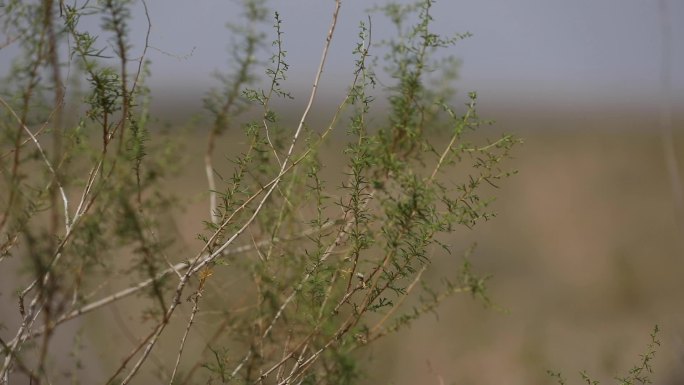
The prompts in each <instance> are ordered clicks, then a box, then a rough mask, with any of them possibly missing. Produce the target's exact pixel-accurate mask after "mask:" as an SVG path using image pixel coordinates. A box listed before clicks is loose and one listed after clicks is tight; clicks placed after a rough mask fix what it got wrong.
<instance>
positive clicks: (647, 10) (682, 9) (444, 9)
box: [149, 0, 684, 103]
mask: <svg viewBox="0 0 684 385" xmlns="http://www.w3.org/2000/svg"><path fill="white" fill-rule="evenodd" d="M377 3H382V2H381V1H361V0H346V1H343V2H342V10H341V14H340V19H339V29H338V30H337V34H336V36H335V39H334V41H333V47H332V48H333V54H332V55H331V60H330V66H329V67H328V70H327V72H326V73H325V75H326V76H327V78H328V79H340V80H344V79H349V77H350V73H351V68H352V62H351V60H352V58H351V55H350V52H351V49H352V47H353V44H354V42H355V41H356V36H357V26H358V23H359V21H360V20H364V19H365V14H366V12H365V11H366V9H368V8H369V7H370V6H371V5H373V4H377ZM149 4H150V8H151V14H152V18H153V34H152V45H154V46H155V47H158V48H160V49H162V50H165V51H169V52H173V53H174V54H176V55H187V54H190V53H192V54H191V55H190V56H189V57H187V58H186V59H175V58H171V57H168V56H165V55H163V54H161V53H159V52H154V51H153V52H151V53H150V57H151V58H152V60H153V61H154V65H155V67H154V68H155V69H156V70H157V72H156V74H155V77H156V79H155V81H157V82H160V83H165V84H173V83H176V82H177V83H179V84H183V85H186V86H188V85H196V84H202V85H204V84H208V83H210V82H211V80H210V79H211V78H210V77H208V76H207V74H208V73H210V72H211V71H212V70H214V69H217V68H220V67H221V66H222V64H223V62H224V61H225V59H226V57H227V54H226V49H225V46H226V45H227V42H228V37H229V34H228V32H227V30H226V29H225V28H224V24H225V21H226V20H235V18H236V17H237V16H238V15H237V14H236V12H237V10H238V8H237V7H236V6H235V2H233V1H227V0H198V1H187V0H164V1H161V0H150V1H149ZM270 4H271V6H272V7H273V8H274V9H277V10H279V12H280V13H281V15H282V19H283V20H284V22H283V30H284V31H285V47H286V49H287V51H288V61H289V62H290V65H291V67H292V73H291V75H292V80H293V81H306V82H307V83H308V82H310V80H309V79H311V77H312V76H313V73H314V71H315V68H316V65H317V63H318V58H319V56H320V50H321V47H322V44H323V37H324V36H325V33H326V31H327V28H328V24H329V22H330V16H329V15H330V13H331V11H332V9H333V1H330V0H287V1H286V0H279V1H276V0H273V1H271V2H270ZM668 5H669V8H670V9H669V14H668V18H669V20H670V22H671V25H672V36H673V43H672V47H671V48H672V58H673V60H672V72H673V81H672V85H673V92H674V93H675V94H676V95H677V97H678V98H680V99H684V98H683V97H684V43H683V42H682V40H681V38H680V37H684V1H681V0H669V1H668ZM435 19H436V20H435V29H436V30H437V31H438V32H440V33H452V32H465V31H468V32H471V33H473V35H474V36H473V37H472V38H469V39H467V40H465V41H463V42H461V43H459V44H458V45H457V46H455V47H454V48H453V54H455V55H456V56H458V57H459V58H461V59H462V62H463V66H462V70H461V82H460V87H461V88H463V89H464V90H470V89H477V90H478V91H479V92H480V93H481V94H483V95H484V96H485V97H487V95H488V94H489V97H496V98H499V97H506V98H507V97H508V96H511V95H517V96H518V97H519V98H523V99H527V100H530V101H534V100H535V99H538V98H539V99H548V98H551V99H553V100H554V101H557V102H560V103H563V102H565V101H573V102H576V103H582V102H586V103H593V102H596V101H601V100H604V98H606V97H611V98H616V99H618V100H620V101H626V102H636V103H641V102H644V103H648V102H650V101H652V99H653V98H655V97H656V96H657V95H658V90H659V84H660V83H659V76H660V65H661V59H660V58H661V52H662V51H661V23H660V14H659V7H658V1H657V0H572V1H569V0H566V1H560V0H477V1H458V0H441V1H437V3H436V5H435ZM373 23H374V28H375V29H376V31H377V33H376V34H377V35H383V34H385V35H386V34H387V32H388V31H387V30H386V29H387V24H386V23H382V21H381V18H380V15H375V16H374V19H373ZM382 29H385V30H382ZM580 99H581V100H580Z"/></svg>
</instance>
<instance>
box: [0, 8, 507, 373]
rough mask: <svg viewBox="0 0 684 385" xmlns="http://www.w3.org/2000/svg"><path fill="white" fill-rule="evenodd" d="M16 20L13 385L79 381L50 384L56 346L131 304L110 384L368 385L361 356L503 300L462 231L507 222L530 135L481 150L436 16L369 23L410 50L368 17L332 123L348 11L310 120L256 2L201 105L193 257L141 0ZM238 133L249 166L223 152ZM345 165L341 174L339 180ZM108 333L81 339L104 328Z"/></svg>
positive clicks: (11, 106) (406, 14)
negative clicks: (184, 234)
mask: <svg viewBox="0 0 684 385" xmlns="http://www.w3.org/2000/svg"><path fill="white" fill-rule="evenodd" d="M0 5H1V6H2V9H3V16H2V22H3V28H4V31H5V34H6V36H8V40H7V45H8V46H14V47H16V48H17V49H16V52H18V53H17V55H16V57H15V58H14V64H13V67H12V69H11V71H10V72H9V73H8V74H6V76H5V82H3V89H2V98H1V99H0V103H1V104H2V109H1V111H2V116H1V119H2V120H1V121H0V124H2V137H1V138H0V151H1V153H0V157H1V158H0V167H2V173H3V179H2V183H3V187H2V196H1V201H0V205H1V206H0V210H1V212H0V237H1V238H0V252H1V256H0V264H5V266H16V265H20V271H21V274H20V275H18V276H17V277H15V279H16V282H17V284H18V285H19V286H18V287H16V289H15V292H14V294H15V299H16V303H17V306H16V308H13V309H10V308H7V309H3V313H7V314H9V313H13V314H15V316H16V317H18V318H17V322H16V323H15V324H8V325H4V326H5V330H3V333H2V335H3V338H2V339H0V343H1V344H2V350H1V351H0V357H1V358H2V361H1V365H0V370H1V371H0V383H8V382H10V380H11V379H12V378H30V380H31V381H32V383H54V381H55V378H57V377H58V376H67V377H71V378H72V379H73V380H77V379H78V372H77V370H75V369H74V370H73V371H69V370H65V369H64V368H61V369H60V374H58V373H56V370H55V368H53V367H51V364H50V362H51V359H50V352H51V351H52V350H50V346H51V344H53V343H54V342H53V341H54V337H55V336H56V335H57V334H58V333H59V332H60V330H62V326H63V325H65V324H67V323H68V322H70V321H72V320H74V319H83V318H84V317H88V315H89V314H90V313H96V312H101V311H103V309H106V308H108V307H112V306H114V305H115V304H119V303H126V302H127V301H129V302H131V303H134V304H135V306H132V305H129V306H127V307H122V308H121V309H123V310H120V311H123V312H131V313H130V314H127V317H128V318H126V319H129V320H132V319H135V320H136V321H134V323H136V324H137V323H140V325H129V326H130V327H131V328H132V329H131V330H133V331H134V332H135V333H136V334H137V335H136V336H135V341H136V343H135V344H131V350H130V353H128V354H126V355H124V356H122V357H112V358H111V359H112V362H111V363H110V365H109V367H111V372H108V373H104V374H103V375H104V376H105V378H103V379H102V380H103V381H104V382H106V383H122V384H126V383H131V381H135V380H134V379H136V376H141V377H142V376H145V378H148V379H149V378H152V379H154V381H156V382H164V383H170V384H171V383H174V384H181V383H198V382H210V383H273V384H275V383H277V384H289V383H297V384H313V383H330V384H346V383H352V382H354V380H355V379H357V378H358V375H359V366H358V363H357V361H356V356H355V353H356V352H357V351H358V350H359V349H362V348H363V347H364V346H365V345H367V344H370V343H373V342H374V341H376V340H377V339H379V338H381V337H383V336H385V335H387V334H389V333H394V332H399V331H400V330H401V329H402V328H403V327H404V326H406V325H408V324H410V323H411V322H412V321H413V320H415V319H416V318H418V317H420V316H421V315H423V314H425V313H427V312H432V311H434V310H435V309H436V308H437V306H438V305H439V304H440V302H442V301H443V300H444V299H445V298H447V297H449V296H451V295H454V294H466V295H468V296H472V297H476V298H480V299H483V300H485V302H486V301H487V297H486V291H485V286H486V279H485V278H484V277H481V276H478V275H476V274H475V273H474V272H473V269H472V267H471V265H470V262H469V261H468V259H467V256H466V255H460V254H461V251H462V250H463V249H467V248H468V247H463V246H461V245H457V246H456V247H454V246H453V245H450V244H449V243H448V242H447V239H448V238H446V237H445V235H448V234H451V233H453V232H457V231H461V230H464V229H470V228H473V227H474V226H476V225H477V224H478V223H480V222H481V221H484V220H487V219H489V218H491V217H492V215H493V212H492V211H491V208H490V203H491V201H492V197H493V196H492V193H493V191H494V190H493V187H496V186H497V184H498V182H499V180H500V179H502V178H505V177H507V176H509V175H510V174H511V171H510V170H507V169H505V168H502V166H501V163H502V161H504V160H505V159H506V158H507V157H508V156H509V152H510V150H511V148H512V147H513V146H514V145H515V144H516V143H518V140H517V139H515V138H514V137H512V136H510V135H503V136H500V137H498V138H495V139H491V140H489V139H486V135H485V136H482V135H478V136H474V135H473V132H475V130H479V129H481V128H483V126H486V125H487V124H488V122H485V121H483V120H481V119H480V117H479V116H478V115H477V112H476V101H477V96H476V94H475V93H474V92H471V93H469V94H468V102H467V103H466V104H465V105H462V106H461V105H459V104H458V103H456V105H454V100H455V99H454V93H453V88H452V86H451V84H452V82H453V80H454V78H455V76H454V74H455V66H456V64H457V63H456V61H455V60H453V59H452V58H450V57H448V56H447V55H444V54H443V52H444V51H443V50H444V49H445V48H448V47H451V46H453V45H454V44H457V43H458V41H459V40H461V39H462V38H465V37H467V35H454V36H451V37H444V36H440V35H438V34H436V33H435V32H434V31H433V30H432V28H431V21H432V17H433V16H432V6H433V1H431V0H422V1H419V2H417V3H415V4H412V5H397V4H390V5H386V6H382V7H378V8H377V9H375V10H373V12H374V13H373V14H374V16H373V17H387V18H388V19H389V20H390V21H391V22H392V24H393V25H394V26H395V27H396V28H395V34H394V35H393V36H389V37H384V38H380V39H378V38H374V34H375V35H377V34H378V32H377V31H373V29H372V23H371V22H370V20H372V19H371V18H369V19H367V20H362V21H360V23H359V27H358V31H359V33H358V43H357V45H356V47H355V49H354V50H353V52H350V54H352V55H354V57H355V66H354V68H350V69H349V79H350V80H349V81H350V83H349V86H348V89H347V93H346V97H344V98H343V100H341V101H340V102H339V106H338V108H337V109H336V110H335V112H334V114H333V115H332V116H330V117H328V119H327V123H326V124H324V125H314V124H312V123H311V116H310V115H311V114H313V112H312V105H313V102H314V101H315V100H316V98H317V90H318V87H319V80H320V78H321V76H322V73H323V69H324V68H325V64H326V57H327V52H328V49H329V47H330V42H331V40H332V39H333V38H334V35H335V30H336V28H335V27H336V24H337V20H338V19H337V15H338V12H339V9H340V7H341V6H342V4H341V2H340V1H337V2H335V3H332V2H331V5H332V6H333V8H334V9H333V10H332V16H331V22H330V28H329V31H328V32H327V35H325V36H321V39H320V40H321V43H322V56H321V61H320V64H319V67H318V70H317V72H316V75H315V78H314V80H313V87H312V89H311V92H310V95H309V97H308V99H307V101H306V104H305V107H304V109H303V111H302V112H301V114H300V115H299V117H298V118H297V119H296V120H295V121H294V122H290V121H288V119H287V116H286V115H284V114H283V111H284V110H285V109H286V108H287V107H283V106H287V105H288V104H287V103H290V102H291V101H290V99H291V98H292V95H291V92H290V91H289V90H288V83H287V81H286V80H287V74H288V70H289V64H288V57H287V50H286V47H287V41H286V40H284V39H283V36H284V34H283V30H284V29H286V28H287V21H286V20H285V21H283V20H281V18H280V16H279V14H278V13H277V12H276V13H272V12H271V11H270V10H268V9H267V8H266V5H265V4H264V2H263V1H260V0H245V1H244V2H243V4H242V5H243V15H242V16H243V19H244V20H245V22H244V23H243V24H240V23H238V24H232V25H231V27H230V32H231V34H232V35H231V36H232V40H233V41H234V42H235V45H234V46H233V47H232V48H231V50H230V52H231V60H230V65H229V68H228V69H227V70H226V71H225V72H222V73H220V74H218V75H217V77H216V80H217V82H216V84H217V87H216V88H215V89H213V90H211V91H210V92H209V93H208V94H207V97H206V99H205V101H204V102H205V106H206V116H208V117H209V118H207V119H205V120H204V122H205V123H206V124H207V126H208V127H209V128H208V130H206V129H199V128H198V129H197V131H199V132H202V134H203V135H206V138H207V139H206V149H205V151H204V168H205V170H203V171H204V172H205V174H206V181H207V182H206V183H207V185H206V187H203V190H204V193H203V195H202V198H201V200H202V201H203V202H205V203H204V204H205V207H206V209H205V211H203V214H202V215H201V216H202V217H203V218H204V221H203V229H202V231H200V232H199V233H198V234H197V236H196V238H197V240H198V243H195V244H199V245H200V246H199V247H197V248H196V249H194V250H191V248H192V247H194V245H195V244H191V243H187V244H186V243H183V242H182V241H180V240H179V239H178V237H177V236H176V235H175V234H174V232H173V231H170V230H169V229H170V226H171V225H170V223H169V222H170V221H171V220H172V219H173V218H174V217H173V214H174V213H180V212H181V211H182V210H183V208H184V206H185V203H187V202H188V201H189V200H188V198H187V197H183V196H179V195H181V192H177V191H172V190H171V189H169V188H168V186H169V185H168V183H167V182H168V180H170V179H172V178H173V177H174V173H177V172H181V171H179V169H181V168H182V162H179V161H178V159H179V156H180V155H179V154H180V153H182V150H181V148H182V147H181V146H182V142H183V139H182V134H180V133H178V132H176V131H169V130H163V129H161V128H159V127H153V124H152V122H154V121H155V119H156V117H154V116H151V114H150V109H149V106H150V97H151V91H150V90H149V89H148V87H147V78H148V75H149V68H150V65H149V63H148V62H147V60H146V56H145V55H146V52H147V49H148V44H147V42H146V40H145V37H139V36H134V35H132V33H131V30H130V28H129V24H128V23H129V21H130V18H131V13H132V11H131V9H132V7H135V6H138V7H140V6H142V8H141V9H144V10H145V15H146V16H147V17H148V18H151V19H154V15H150V14H148V12H147V6H146V5H145V3H144V2H142V3H140V4H138V3H137V2H134V1H132V0H100V1H97V2H87V1H86V2H78V1H76V2H73V3H67V2H63V1H60V2H55V1H52V0H43V1H16V0H5V1H2V2H0ZM86 19H88V20H93V19H99V20H100V30H98V32H97V33H95V32H93V31H92V30H91V31H89V30H88V29H87V28H86V27H84V20H86ZM376 40H377V42H376ZM271 43H272V44H271ZM134 45H137V46H138V47H140V46H142V47H143V49H142V51H141V50H138V51H134V49H133V47H134ZM3 49H4V48H3ZM437 85H438V86H437ZM377 99H383V100H384V101H385V102H382V103H384V104H382V103H380V104H382V105H383V107H382V108H380V109H374V106H375V105H376V100H377ZM276 101H277V103H276ZM228 132H229V133H230V135H233V136H234V137H235V138H236V139H235V141H236V142H239V143H243V144H244V146H243V147H242V148H241V149H240V150H239V151H236V152H233V151H230V152H228V151H225V150H224V149H223V148H222V147H221V145H220V143H222V142H221V141H220V138H221V137H222V136H224V135H226V133H228ZM336 132H337V133H336ZM334 133H335V134H334ZM193 135H196V132H194V133H193ZM330 152H335V153H336V154H337V155H336V156H340V157H343V158H344V161H345V163H344V164H345V165H344V167H343V169H342V170H331V169H330V168H329V167H328V166H326V163H325V159H326V154H328V153H330ZM196 171H197V170H195V172H196ZM452 248H453V249H454V251H453V252H454V254H456V255H455V256H451V255H452ZM450 256H451V257H450ZM447 257H448V258H460V259H462V264H461V265H462V266H461V268H460V269H459V270H458V271H457V272H454V273H453V274H452V275H450V276H449V275H447V276H445V277H444V278H443V280H442V281H441V286H429V285H428V284H427V283H426V282H424V280H423V279H422V277H423V273H424V272H425V271H426V269H429V268H430V265H431V262H432V261H433V260H435V259H437V258H447ZM6 269H7V267H3V275H7V274H9V273H8V272H7V270H6ZM3 294H4V295H12V293H8V292H6V293H3ZM409 297H413V298H416V299H417V301H413V302H411V301H406V299H407V298H409ZM141 303H142V304H143V305H142V306H141V305H140V304H141ZM409 303H413V304H411V305H407V304H409ZM198 317H202V322H201V323H199V322H197V320H198ZM7 318H8V319H9V318H10V317H7ZM112 318H114V317H111V318H110V317H104V318H101V319H100V324H99V325H96V324H95V323H94V322H92V321H84V322H83V324H82V327H83V328H84V329H91V330H94V331H95V333H108V330H109V329H111V328H114V326H113V324H114V323H115V322H116V320H115V319H112ZM103 322H104V324H102V323H103ZM133 326H136V328H135V329H133ZM197 329H200V330H201V333H202V335H203V336H204V338H198V337H197V335H198V333H200V331H197ZM202 341H206V342H202ZM161 344H164V345H165V346H173V347H174V348H173V349H172V351H171V352H169V351H168V350H166V351H165V352H159V347H158V346H159V345H161ZM151 357H154V359H153V360H152V359H151ZM150 361H153V362H150ZM73 362H74V366H76V365H77V360H76V359H75V358H74V361H73ZM62 372H65V373H66V374H64V373H62Z"/></svg>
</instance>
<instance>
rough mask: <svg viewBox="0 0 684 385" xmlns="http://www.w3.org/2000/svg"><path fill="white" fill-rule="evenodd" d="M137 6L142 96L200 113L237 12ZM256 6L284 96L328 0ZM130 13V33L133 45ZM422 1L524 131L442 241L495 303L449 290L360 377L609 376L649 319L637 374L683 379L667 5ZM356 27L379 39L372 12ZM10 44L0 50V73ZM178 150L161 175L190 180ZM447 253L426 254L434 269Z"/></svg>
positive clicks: (298, 74)
mask: <svg viewBox="0 0 684 385" xmlns="http://www.w3.org/2000/svg"><path fill="white" fill-rule="evenodd" d="M149 3H150V4H148V5H149V13H150V16H151V22H152V29H151V35H150V43H149V44H150V46H151V49H150V50H149V51H148V57H149V58H150V60H151V61H152V66H151V71H152V77H151V79H150V84H149V85H150V87H151V89H152V93H153V102H154V105H153V109H154V111H155V114H156V115H157V116H158V117H159V119H160V122H161V123H163V124H165V125H167V126H168V127H172V128H173V127H176V126H178V127H182V126H186V124H187V122H189V121H190V120H191V119H193V117H194V116H197V114H202V113H203V112H202V111H203V110H202V98H203V96H204V95H205V93H206V92H207V91H208V90H209V89H210V88H211V87H212V86H214V85H215V83H216V80H215V79H214V78H213V77H212V76H211V74H212V72H213V71H216V70H222V71H225V70H226V65H227V64H226V63H228V53H227V49H226V47H227V46H228V45H229V44H230V34H229V32H228V30H227V29H226V28H225V23H226V22H228V21H239V17H240V13H239V7H238V6H237V4H236V3H235V2H227V1H218V0H203V1H201V2H189V1H181V0H165V1H163V2H160V1H157V2H152V1H150V2H149ZM375 3H378V4H380V3H381V2H372V1H359V0H349V1H345V2H343V5H342V11H341V14H340V19H339V24H338V30H337V32H336V35H335V38H334V40H333V43H332V53H331V56H330V58H329V61H328V67H327V68H326V70H325V72H324V75H323V83H322V84H321V87H320V92H321V97H320V98H319V99H318V101H317V105H315V107H316V110H317V111H319V112H322V113H325V112H326V111H329V110H332V109H333V108H334V106H335V105H336V104H337V103H339V102H340V101H341V100H342V98H343V97H344V92H345V91H346V86H347V85H348V84H349V81H350V80H351V78H352V70H353V57H352V55H351V51H352V49H353V48H354V44H355V42H356V38H357V33H358V31H357V27H358V23H359V22H360V21H362V20H363V21H365V20H367V17H366V14H367V12H366V10H367V9H368V8H370V7H372V6H373V4H375ZM270 5H271V6H272V7H273V8H274V9H277V10H278V11H279V12H280V14H281V18H282V19H283V25H282V28H283V31H284V33H285V35H284V41H285V49H286V50H287V53H288V56H287V61H288V63H289V64H290V66H291V70H290V72H289V76H288V79H287V82H286V84H285V85H286V87H287V88H289V89H291V90H292V91H293V92H292V93H293V95H294V96H295V102H294V104H293V105H291V107H289V108H292V109H296V108H299V107H298V106H303V104H304V102H305V99H306V96H307V93H308V92H309V87H310V83H311V81H312V79H313V75H314V74H315V71H316V67H317V65H318V60H319V57H320V49H321V48H322V45H323V38H324V36H325V33H326V32H327V28H328V24H329V19H330V13H331V11H332V8H333V2H332V1H321V0H297V1H288V2H285V1H272V2H271V4H270ZM138 11H139V12H138V13H136V14H135V19H134V20H133V22H132V25H133V38H132V40H133V41H144V36H145V30H146V28H147V24H146V19H145V17H144V13H143V11H142V8H141V7H140V8H138ZM435 11H436V12H435V24H434V28H435V30H436V31H437V32H439V33H443V34H449V33H454V32H459V33H462V32H471V33H472V34H473V36H472V37H471V38H468V39H466V40H464V41H462V42H459V43H458V44H457V45H456V46H455V48H454V49H453V52H451V53H453V55H455V56H456V57H458V58H459V59H461V61H462V65H461V68H460V72H459V81H458V82H457V87H458V89H459V96H457V98H459V97H460V98H462V97H463V95H465V94H466V92H468V91H477V92H478V95H479V111H480V115H482V116H483V117H485V118H487V119H494V120H495V121H496V124H495V125H494V126H493V128H487V130H491V135H492V136H495V135H498V133H499V132H502V131H505V132H508V133H513V134H515V135H517V136H519V137H521V138H523V139H524V141H525V144H524V145H523V146H521V147H519V148H518V149H517V151H515V159H514V160H513V162H510V163H509V165H510V166H511V167H512V168H515V169H517V170H519V174H518V175H516V176H515V177H513V178H511V179H508V180H506V181H505V182H504V183H503V184H502V186H501V190H500V191H499V192H498V199H497V201H496V203H495V209H496V211H497V212H498V217H497V218H495V219H494V220H492V221H490V222H487V223H483V224H482V225H481V226H479V227H477V228H476V229H475V230H472V231H462V232H460V233H458V234H456V235H455V239H454V240H453V244H454V249H456V250H459V249H461V250H465V249H467V248H468V247H469V246H470V245H471V244H473V243H477V244H478V247H477V249H476V251H475V254H474V256H473V262H474V265H475V266H476V268H477V271H479V272H482V273H487V274H492V276H493V277H492V279H491V281H490V288H491V290H490V294H491V297H492V299H493V301H494V302H495V304H496V305H497V306H496V307H495V308H484V307H483V306H482V305H481V304H480V303H477V302H476V301H472V300H470V299H469V298H465V297H456V298H454V299H452V300H449V301H448V302H446V303H445V304H444V305H443V306H442V308H440V310H439V315H438V316H428V317H426V318H424V319H422V320H421V321H419V322H417V323H416V324H414V325H413V327H411V328H410V329H408V330H404V331H403V333H402V334H401V335H400V336H395V337H390V338H387V339H386V340H383V341H381V342H380V343H379V344H377V345H375V346H372V347H370V348H369V349H368V350H366V351H365V352H364V353H363V355H364V357H365V358H366V359H365V361H366V362H367V363H368V367H367V378H365V379H364V381H363V382H364V383H368V384H376V383H386V384H397V385H408V384H435V385H442V384H451V383H455V384H491V383H506V384H538V383H551V382H552V381H551V380H550V379H549V377H548V375H547V374H546V370H547V369H552V370H561V371H563V372H564V373H565V376H566V377H570V378H571V379H572V380H573V381H574V382H575V383H579V381H577V380H579V376H575V375H576V373H577V372H578V371H579V370H582V369H586V370H587V371H588V372H589V373H591V374H592V375H593V376H594V377H595V378H596V379H600V380H605V381H606V382H610V381H611V380H612V378H613V377H614V376H615V375H621V374H626V373H627V371H628V370H629V369H630V368H631V367H632V365H634V364H636V363H638V360H639V356H638V355H639V354H640V353H644V352H645V351H646V345H647V343H648V342H649V341H650V339H649V336H648V334H649V332H651V331H652V329H653V327H654V325H655V324H658V325H659V326H660V327H661V329H662V333H661V336H660V337H661V338H660V339H661V342H662V346H661V347H660V348H659V350H658V354H657V358H656V361H655V364H654V368H655V376H654V379H655V381H654V382H655V383H658V384H664V385H670V384H671V385H674V384H684V214H683V213H682V211H681V210H682V209H683V208H682V206H681V184H680V183H681V182H680V180H679V179H680V178H681V177H684V175H682V173H683V171H682V168H681V167H682V165H684V130H682V128H684V44H683V43H682V40H681V37H682V36H684V2H682V1H678V0H670V1H656V0H648V1H644V0H604V1H595V0H575V1H572V2H569V1H567V2H561V1H545V2H541V1H532V0H520V1H515V2H512V1H507V0H483V1H477V2H465V1H456V0H442V1H439V2H437V3H436V5H435ZM180 15H182V21H181V20H180ZM373 28H374V30H376V31H378V35H381V34H384V35H388V34H391V31H390V30H387V29H388V28H389V25H388V24H387V23H386V22H384V21H382V20H381V18H380V17H375V18H374V19H373ZM141 48H142V47H141V45H140V44H136V43H134V49H136V50H137V51H138V52H139V53H140V52H141ZM13 49H14V48H13V47H11V46H10V47H8V48H6V49H3V51H2V52H0V72H1V73H5V72H6V69H7V68H8V65H9V59H10V58H11V57H12V50H13ZM197 135H200V134H199V133H197ZM227 140H229V139H227ZM188 143H189V144H188V146H189V147H190V148H189V149H188V151H189V153H192V151H197V153H198V154H199V153H201V151H202V149H201V148H200V146H202V145H203V143H204V137H203V136H201V137H199V138H198V140H197V143H196V145H197V148H196V149H193V148H192V146H193V142H192V141H189V142H188ZM189 158H193V157H191V156H189ZM195 159H198V161H197V162H196V164H195V163H192V164H189V165H188V170H189V171H188V174H187V175H185V176H184V177H183V176H181V177H179V178H180V179H179V181H177V183H178V186H183V185H185V186H187V185H189V184H188V181H193V183H195V180H194V179H192V178H201V173H200V172H199V170H200V169H201V167H202V165H201V162H200V161H199V157H196V158H195ZM185 177H187V178H190V179H182V178H185ZM196 183H197V184H190V185H194V186H197V185H202V183H204V182H203V181H202V180H200V179H197V180H196ZM202 207H203V206H202ZM184 215H186V216H185V217H182V218H178V219H179V220H180V221H181V222H185V221H189V220H190V219H192V220H194V221H196V220H197V218H195V217H194V216H193V215H192V214H191V213H187V214H184ZM458 262H459V261H437V262H436V266H435V267H436V268H435V269H434V270H433V271H435V273H434V274H435V275H434V277H433V278H436V279H438V278H439V275H438V273H437V272H438V271H440V270H443V269H455V268H456V264H457V263H458Z"/></svg>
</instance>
